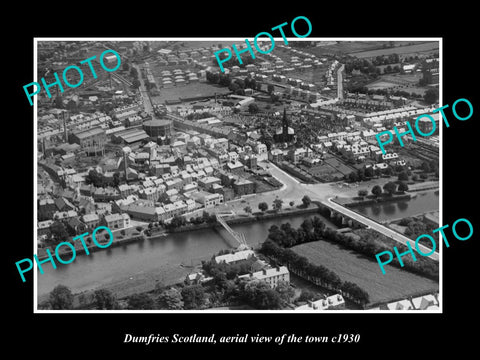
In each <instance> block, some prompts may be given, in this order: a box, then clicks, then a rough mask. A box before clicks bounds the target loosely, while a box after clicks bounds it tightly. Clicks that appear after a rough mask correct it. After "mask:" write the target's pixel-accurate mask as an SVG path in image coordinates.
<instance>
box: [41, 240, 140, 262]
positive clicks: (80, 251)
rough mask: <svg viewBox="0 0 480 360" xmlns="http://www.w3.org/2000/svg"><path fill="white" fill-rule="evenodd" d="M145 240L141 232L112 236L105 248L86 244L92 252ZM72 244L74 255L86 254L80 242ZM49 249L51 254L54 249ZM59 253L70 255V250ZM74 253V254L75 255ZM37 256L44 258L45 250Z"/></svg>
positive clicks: (45, 255)
mask: <svg viewBox="0 0 480 360" xmlns="http://www.w3.org/2000/svg"><path fill="white" fill-rule="evenodd" d="M143 240H145V236H144V235H142V234H139V235H134V236H131V237H126V238H120V239H119V238H117V239H115V236H114V240H113V242H112V244H111V245H110V246H108V247H106V248H99V247H98V246H96V245H93V244H92V245H89V246H87V250H88V252H89V253H94V252H97V251H101V250H107V249H111V248H114V247H117V246H121V245H126V244H130V243H133V242H137V241H143ZM72 245H74V246H75V254H76V255H84V254H86V252H87V250H85V248H84V247H83V246H82V245H81V243H80V242H74V243H73V244H72ZM49 249H50V253H51V254H52V255H53V253H54V251H55V249H52V248H51V247H50V248H49ZM42 250H45V249H42ZM59 254H60V255H62V258H64V257H63V255H68V256H70V255H72V251H71V250H63V251H62V250H61V251H59ZM76 255H75V256H76ZM37 257H38V259H39V260H44V259H46V258H47V257H48V255H47V254H46V251H43V253H42V254H37Z"/></svg>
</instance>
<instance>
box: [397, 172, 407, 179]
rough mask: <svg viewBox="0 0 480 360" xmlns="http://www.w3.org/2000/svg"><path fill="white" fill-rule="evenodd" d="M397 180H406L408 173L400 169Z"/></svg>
mask: <svg viewBox="0 0 480 360" xmlns="http://www.w3.org/2000/svg"><path fill="white" fill-rule="evenodd" d="M398 180H401V181H408V174H407V172H406V171H402V172H401V173H400V174H398Z"/></svg>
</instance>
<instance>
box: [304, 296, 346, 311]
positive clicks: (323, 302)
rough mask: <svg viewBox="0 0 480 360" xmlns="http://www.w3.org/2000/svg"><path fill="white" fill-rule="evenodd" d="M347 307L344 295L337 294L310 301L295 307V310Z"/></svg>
mask: <svg viewBox="0 0 480 360" xmlns="http://www.w3.org/2000/svg"><path fill="white" fill-rule="evenodd" d="M344 308H345V300H344V298H343V296H342V295H340V294H335V295H332V296H329V297H327V298H325V299H320V300H317V301H308V302H307V304H305V305H301V306H298V307H296V308H295V310H338V309H344Z"/></svg>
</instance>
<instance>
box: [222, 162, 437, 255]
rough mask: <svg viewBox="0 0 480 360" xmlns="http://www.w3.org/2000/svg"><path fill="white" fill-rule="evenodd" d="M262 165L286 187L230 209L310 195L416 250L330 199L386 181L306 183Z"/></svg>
mask: <svg viewBox="0 0 480 360" xmlns="http://www.w3.org/2000/svg"><path fill="white" fill-rule="evenodd" d="M259 166H261V167H262V168H264V169H266V170H267V171H269V172H270V174H271V175H272V176H273V177H275V178H276V179H277V180H279V181H280V182H281V183H282V184H283V186H282V187H281V188H280V189H278V190H273V191H269V192H266V193H260V194H251V195H246V196H242V198H241V199H237V200H234V201H229V202H228V207H229V208H230V209H231V210H233V211H235V212H237V213H238V212H243V211H244V210H243V209H244V208H245V207H246V206H247V205H248V206H250V207H251V208H252V211H258V204H259V203H261V202H266V203H267V204H268V206H269V207H270V208H271V206H272V203H273V200H275V199H277V198H278V199H281V200H283V204H284V206H288V204H289V202H290V201H294V202H295V205H299V204H300V203H301V199H302V198H303V196H305V195H308V196H309V197H310V198H311V199H312V200H318V201H320V202H322V203H323V204H325V205H327V206H328V207H330V208H332V209H334V210H336V211H337V212H340V213H343V214H345V215H347V216H349V217H351V218H352V219H355V220H356V221H359V222H361V223H362V224H365V225H367V226H369V227H370V228H372V229H374V230H376V231H378V232H380V233H381V234H383V235H385V236H388V237H389V238H391V239H393V240H395V241H397V242H399V243H401V244H404V245H406V243H407V242H409V243H410V245H411V246H412V249H415V241H413V240H411V239H409V238H407V237H406V236H404V235H402V234H400V233H398V232H396V231H394V230H392V229H390V228H387V227H385V226H384V225H382V224H380V223H378V222H376V221H374V220H371V219H369V218H367V217H365V216H363V215H361V214H358V213H356V212H354V211H352V210H350V209H347V208H345V207H344V206H341V205H339V204H337V203H334V202H333V201H331V199H332V198H334V197H336V196H339V197H340V196H343V197H353V196H356V195H357V192H358V190H359V189H371V188H372V187H373V186H374V185H380V186H382V185H383V184H384V183H385V179H374V180H370V181H366V182H363V183H362V184H361V186H354V185H349V186H343V185H342V187H340V186H339V184H340V183H338V184H337V183H327V184H323V183H321V184H303V183H301V182H299V181H298V180H297V179H295V178H293V177H292V176H291V175H289V174H287V173H286V172H285V171H283V170H282V169H280V168H278V167H277V166H275V165H273V164H272V163H270V162H261V163H259ZM418 247H419V249H420V250H421V251H422V252H423V253H430V251H431V250H430V249H429V248H427V247H425V246H423V245H421V244H419V246H418ZM392 251H393V249H392ZM429 257H430V258H431V259H432V260H435V261H438V259H439V254H438V252H435V253H433V254H432V255H430V256H429Z"/></svg>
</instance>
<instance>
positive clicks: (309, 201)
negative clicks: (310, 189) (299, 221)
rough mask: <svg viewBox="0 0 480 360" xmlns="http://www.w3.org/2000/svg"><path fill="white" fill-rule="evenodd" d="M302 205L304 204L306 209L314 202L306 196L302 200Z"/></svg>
mask: <svg viewBox="0 0 480 360" xmlns="http://www.w3.org/2000/svg"><path fill="white" fill-rule="evenodd" d="M302 203H303V206H304V207H309V206H310V204H311V203H312V200H311V199H310V197H309V196H308V195H305V196H304V197H303V198H302Z"/></svg>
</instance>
